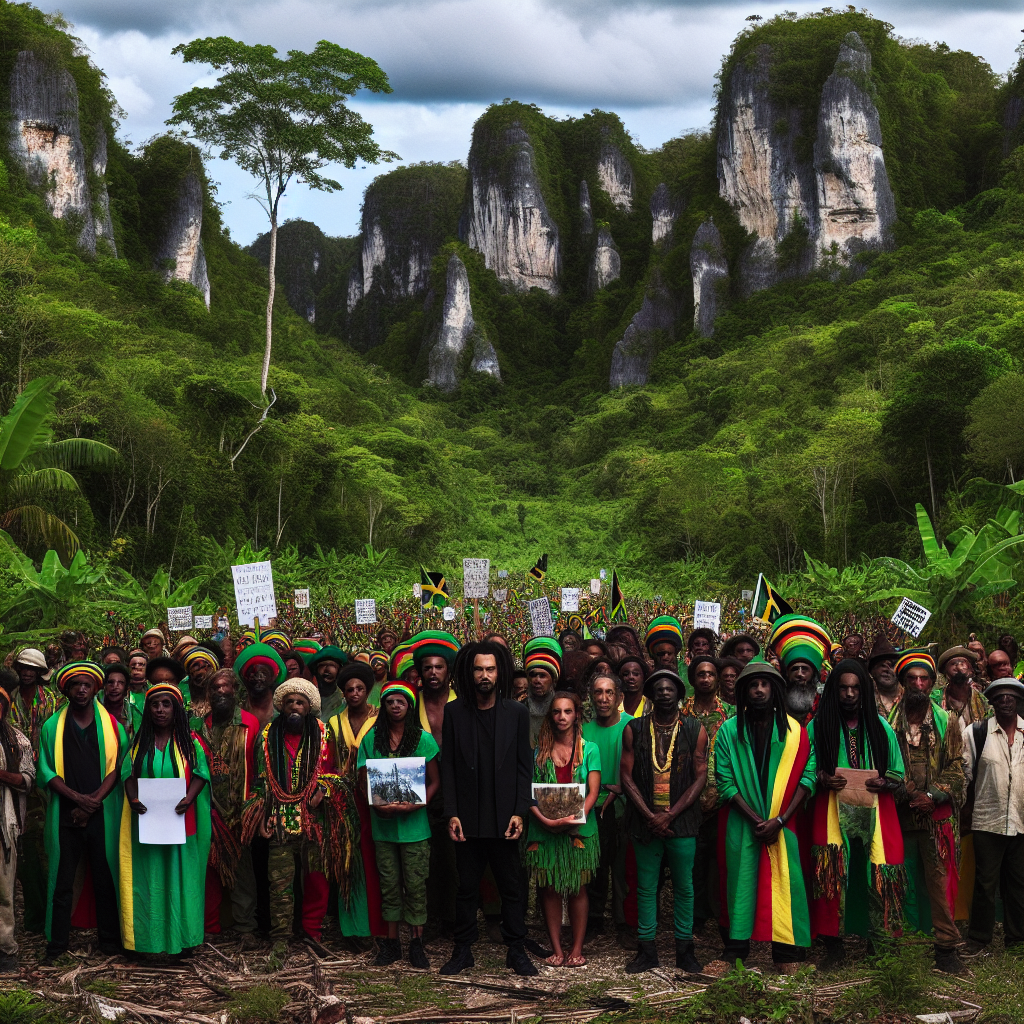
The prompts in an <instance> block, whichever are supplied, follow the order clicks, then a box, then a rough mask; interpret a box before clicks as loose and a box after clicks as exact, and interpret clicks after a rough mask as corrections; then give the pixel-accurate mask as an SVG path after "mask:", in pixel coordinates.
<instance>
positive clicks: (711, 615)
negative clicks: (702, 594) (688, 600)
mask: <svg viewBox="0 0 1024 1024" xmlns="http://www.w3.org/2000/svg"><path fill="white" fill-rule="evenodd" d="M721 624H722V606H721V605H720V604H716V603H715V602H714V601H694V603H693V628H694V629H713V630H714V631H715V632H716V633H717V632H718V630H719V627H720V626H721Z"/></svg>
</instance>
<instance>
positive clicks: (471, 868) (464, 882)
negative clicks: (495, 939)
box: [454, 839, 526, 946]
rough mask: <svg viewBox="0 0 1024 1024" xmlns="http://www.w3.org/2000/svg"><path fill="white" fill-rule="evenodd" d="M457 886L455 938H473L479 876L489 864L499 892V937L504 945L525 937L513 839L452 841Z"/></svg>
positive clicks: (516, 846) (519, 872)
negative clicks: (503, 941)
mask: <svg viewBox="0 0 1024 1024" xmlns="http://www.w3.org/2000/svg"><path fill="white" fill-rule="evenodd" d="M454 845H455V866H456V868H457V869H458V872H459V889H458V895H457V896H456V898H455V941H456V942H469V943H472V942H476V939H477V934H478V933H477V926H476V911H477V907H478V906H479V905H480V879H481V878H483V876H484V871H485V870H486V868H487V866H488V865H490V867H491V874H493V875H494V881H495V884H496V885H497V887H498V894H499V895H500V896H501V937H502V938H503V939H504V940H505V944H506V945H507V946H514V945H517V944H518V943H521V942H522V941H523V939H525V938H526V903H525V889H524V887H523V876H522V868H521V867H520V863H519V841H518V840H517V839H466V840H465V842H462V843H455V844H454Z"/></svg>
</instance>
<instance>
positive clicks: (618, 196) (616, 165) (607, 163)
mask: <svg viewBox="0 0 1024 1024" xmlns="http://www.w3.org/2000/svg"><path fill="white" fill-rule="evenodd" d="M597 180H598V181H599V182H600V183H601V188H603V189H604V190H605V192H607V193H608V198H609V199H610V200H611V201H612V205H613V206H614V207H615V208H616V209H617V210H621V211H622V212H623V213H630V212H631V211H632V209H633V168H632V167H631V166H630V164H629V161H628V160H627V159H626V158H625V157H624V156H623V155H622V151H621V150H620V149H619V147H618V146H616V145H615V144H614V143H611V142H608V141H607V139H606V140H605V141H604V142H602V143H601V152H600V153H599V155H598V158H597Z"/></svg>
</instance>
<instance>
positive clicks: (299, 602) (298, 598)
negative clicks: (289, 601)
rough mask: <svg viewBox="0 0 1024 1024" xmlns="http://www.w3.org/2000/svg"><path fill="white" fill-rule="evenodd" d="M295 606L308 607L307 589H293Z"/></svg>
mask: <svg viewBox="0 0 1024 1024" xmlns="http://www.w3.org/2000/svg"><path fill="white" fill-rule="evenodd" d="M295 607H296V608H308V607H309V589H308V588H305V589H303V590H296V591H295Z"/></svg>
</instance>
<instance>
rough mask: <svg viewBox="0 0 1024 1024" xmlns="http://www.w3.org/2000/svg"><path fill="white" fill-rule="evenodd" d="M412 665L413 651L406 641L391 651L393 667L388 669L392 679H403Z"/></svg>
mask: <svg viewBox="0 0 1024 1024" xmlns="http://www.w3.org/2000/svg"><path fill="white" fill-rule="evenodd" d="M412 667H413V659H412V651H410V650H409V648H408V647H407V646H406V644H405V643H401V644H398V645H397V646H396V647H395V649H394V650H393V651H392V652H391V668H390V669H389V670H388V675H390V676H391V678H392V679H401V678H402V676H404V675H405V673H406V672H408V671H409V669H411V668H412Z"/></svg>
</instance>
